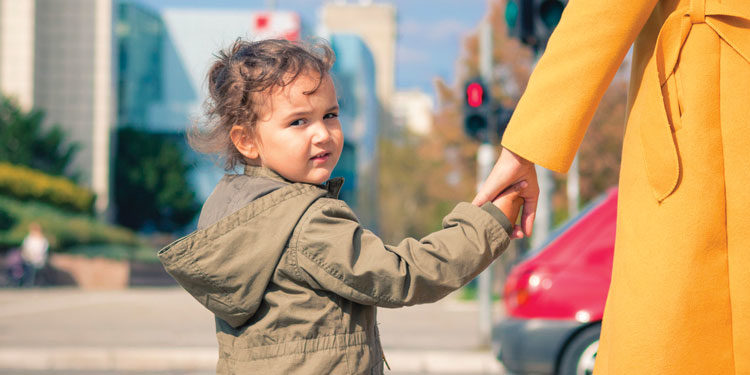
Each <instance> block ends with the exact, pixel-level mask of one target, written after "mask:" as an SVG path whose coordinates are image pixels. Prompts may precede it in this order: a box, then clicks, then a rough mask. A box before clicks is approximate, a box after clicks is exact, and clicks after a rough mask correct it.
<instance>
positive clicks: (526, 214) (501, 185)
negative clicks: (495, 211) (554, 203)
mask: <svg viewBox="0 0 750 375" xmlns="http://www.w3.org/2000/svg"><path fill="white" fill-rule="evenodd" d="M521 182H526V184H523V187H522V186H521V185H522V184H519V183H521ZM510 186H514V190H515V189H517V190H518V191H517V193H518V196H519V197H520V198H522V199H523V201H524V203H523V214H522V215H521V226H520V227H519V226H516V227H515V228H514V229H513V235H512V237H513V238H521V237H523V236H524V234H525V235H526V236H531V228H532V226H533V225H534V217H535V215H536V204H537V201H538V198H539V184H538V182H537V179H536V169H535V168H534V163H532V162H530V161H528V160H526V159H524V158H522V157H520V156H518V155H516V154H514V153H513V152H511V151H510V150H508V149H507V148H505V147H503V149H502V151H500V157H499V158H498V159H497V163H495V166H494V167H493V168H492V172H490V175H489V176H488V177H487V180H485V181H484V183H483V184H482V187H481V188H480V189H479V193H477V196H476V197H474V201H473V202H472V203H474V204H475V205H477V206H481V205H482V204H484V203H485V202H489V201H493V202H492V203H494V204H495V205H496V206H498V207H499V208H500V209H501V210H503V212H504V213H505V215H506V216H508V218H509V219H511V216H510V215H508V214H509V212H508V211H505V210H504V209H503V207H500V206H499V205H498V203H496V202H495V201H496V200H501V199H505V198H503V196H502V195H501V196H498V195H499V194H500V192H503V194H506V192H504V190H506V189H508V187H510ZM517 212H518V209H516V210H515V211H513V213H514V216H513V217H512V219H513V220H511V222H512V223H515V218H516V216H515V215H517ZM521 229H523V231H522V230H521Z"/></svg>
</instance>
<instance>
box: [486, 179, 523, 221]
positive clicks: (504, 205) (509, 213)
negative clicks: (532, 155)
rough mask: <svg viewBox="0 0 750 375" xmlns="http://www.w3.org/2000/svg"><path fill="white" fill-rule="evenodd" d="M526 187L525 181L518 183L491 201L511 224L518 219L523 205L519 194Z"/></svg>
mask: <svg viewBox="0 0 750 375" xmlns="http://www.w3.org/2000/svg"><path fill="white" fill-rule="evenodd" d="M528 186H529V184H528V183H527V182H526V181H521V182H518V183H516V184H513V185H512V186H510V187H509V188H507V189H505V190H503V192H502V193H500V195H498V196H497V197H496V198H495V199H493V200H492V204H494V205H495V206H496V207H497V208H499V209H500V211H503V213H504V214H505V216H506V217H507V218H508V220H509V221H510V223H511V224H515V223H516V219H518V213H519V211H520V210H521V206H522V205H523V198H521V192H522V191H523V189H525V188H526V187H528ZM514 234H515V233H514Z"/></svg>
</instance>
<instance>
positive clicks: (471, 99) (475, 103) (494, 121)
mask: <svg viewBox="0 0 750 375" xmlns="http://www.w3.org/2000/svg"><path fill="white" fill-rule="evenodd" d="M463 114H464V131H465V132H466V135H468V136H469V137H470V138H473V139H475V140H477V141H479V142H491V143H492V142H496V141H498V140H500V139H502V137H503V132H505V127H506V126H507V125H508V121H510V116H511V115H512V114H513V109H510V108H505V107H503V106H502V105H501V104H500V102H499V101H496V100H494V99H493V98H492V97H491V96H490V93H489V87H487V85H486V84H485V83H484V82H483V81H482V80H481V79H479V78H474V79H471V80H469V81H467V82H466V86H465V90H464V113H463Z"/></svg>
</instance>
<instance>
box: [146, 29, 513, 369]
mask: <svg viewBox="0 0 750 375" xmlns="http://www.w3.org/2000/svg"><path fill="white" fill-rule="evenodd" d="M333 60H334V57H333V53H332V51H331V50H330V48H328V47H327V46H325V45H318V46H312V47H309V46H305V45H300V44H294V43H291V42H287V41H281V40H265V41H260V42H245V41H237V42H235V43H234V45H233V46H232V47H231V48H229V49H228V50H227V51H224V52H222V53H220V54H219V56H218V57H217V61H216V62H215V63H214V65H213V66H212V68H211V69H210V72H209V74H208V85H209V90H210V102H209V105H210V106H209V112H208V113H209V115H210V117H209V118H211V119H213V122H212V124H211V125H212V127H211V128H209V129H204V130H202V131H199V132H197V133H194V134H193V136H192V138H191V142H192V143H193V145H194V146H195V147H196V148H197V149H199V150H201V151H206V152H219V153H221V154H223V156H224V157H225V158H226V160H227V164H226V168H227V169H228V170H231V169H234V167H236V166H242V167H244V173H243V174H227V175H225V176H224V177H223V179H222V180H221V181H220V182H219V183H218V185H217V186H216V188H215V190H214V191H213V193H212V194H211V196H210V197H209V198H208V199H207V200H206V203H205V204H204V206H203V210H202V211H201V215H200V219H199V221H198V230H197V231H195V232H193V233H192V234H190V235H188V236H186V237H184V238H182V239H180V240H177V241H176V242H174V243H172V244H170V245H169V246H167V247H166V248H164V249H162V250H161V251H160V252H159V259H160V260H161V261H162V263H163V264H164V267H165V269H166V270H167V271H168V272H169V273H170V274H171V275H172V276H173V277H174V278H175V279H176V280H177V281H178V282H179V283H180V284H181V285H182V286H183V287H184V288H185V289H186V290H187V291H188V292H190V294H192V295H193V296H194V297H195V298H196V299H197V300H198V301H199V302H200V303H202V304H203V305H204V306H205V307H206V308H208V309H209V310H210V311H211V312H213V313H214V314H215V316H216V336H217V339H218V342H219V362H218V365H217V372H218V373H221V374H248V373H257V374H380V373H382V372H383V363H384V361H383V360H384V356H383V352H382V348H381V345H380V340H379V337H378V328H377V323H376V306H381V307H400V306H407V305H413V304H417V303H428V302H434V301H437V300H439V299H441V298H443V297H444V296H446V295H447V294H448V293H450V292H451V291H453V290H455V289H457V288H459V287H461V286H462V285H464V284H466V283H467V282H468V281H470V280H471V279H473V278H474V277H475V276H477V275H478V274H479V273H480V272H481V271H482V270H483V269H484V268H486V267H487V266H488V265H489V264H490V263H491V262H492V261H493V260H494V259H495V258H496V257H497V256H499V255H500V253H501V252H502V251H503V250H504V249H505V248H506V246H507V245H508V243H509V233H510V231H511V228H512V225H511V223H512V222H514V221H515V218H516V215H517V213H518V209H519V206H520V205H521V203H522V201H521V200H520V199H519V198H518V190H519V189H520V188H521V187H522V186H521V185H523V184H525V182H521V183H520V184H517V186H513V187H512V188H511V189H509V190H508V191H506V192H504V193H503V194H501V195H500V196H499V197H498V198H497V199H496V200H495V201H494V202H493V203H487V204H485V205H484V206H482V207H481V208H480V207H477V206H473V205H471V204H469V203H461V204H459V205H458V206H456V208H455V209H454V210H453V212H451V213H450V214H449V215H448V216H446V217H445V218H444V220H443V227H444V229H442V230H440V231H437V232H435V233H432V234H430V235H428V236H427V237H425V238H423V239H421V240H415V239H411V238H407V239H405V240H403V241H402V242H401V243H400V244H399V245H397V246H390V245H384V244H383V242H382V241H381V240H380V239H379V238H378V237H377V236H376V235H374V234H373V233H372V232H370V231H368V230H366V229H364V228H362V226H361V225H360V224H359V222H358V221H357V217H356V216H355V214H354V213H353V212H352V210H351V209H350V208H349V207H348V206H347V205H346V203H344V202H343V201H340V200H338V199H337V194H338V191H339V189H340V188H341V184H342V183H343V180H342V179H340V178H334V179H332V180H328V178H329V177H330V174H331V171H332V170H333V168H334V166H335V165H336V162H337V161H338V159H339V156H340V155H341V149H342V146H343V143H344V140H343V135H342V131H341V124H340V123H339V120H338V111H339V107H338V102H337V99H336V90H335V88H334V85H333V82H332V80H331V77H330V75H329V69H330V68H331V65H332V64H333Z"/></svg>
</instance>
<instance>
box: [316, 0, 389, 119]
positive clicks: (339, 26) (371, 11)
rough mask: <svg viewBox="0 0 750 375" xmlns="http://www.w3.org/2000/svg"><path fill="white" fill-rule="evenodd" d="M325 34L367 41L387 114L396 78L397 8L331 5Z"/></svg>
mask: <svg viewBox="0 0 750 375" xmlns="http://www.w3.org/2000/svg"><path fill="white" fill-rule="evenodd" d="M321 29H322V30H323V34H337V33H346V34H355V35H359V36H360V37H361V38H362V40H364V42H365V44H366V45H367V47H368V48H369V49H370V51H372V55H373V58H374V60H375V84H376V87H377V94H378V99H379V100H380V104H381V106H382V107H383V109H384V110H385V112H386V113H387V112H388V111H389V106H390V104H391V98H392V97H393V92H394V86H395V77H396V8H395V6H393V5H391V4H383V3H373V2H371V1H359V2H357V3H348V2H346V1H335V2H329V3H326V4H325V5H323V8H322V10H321Z"/></svg>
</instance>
